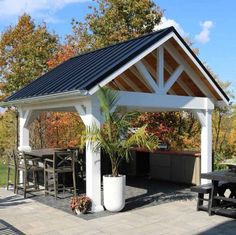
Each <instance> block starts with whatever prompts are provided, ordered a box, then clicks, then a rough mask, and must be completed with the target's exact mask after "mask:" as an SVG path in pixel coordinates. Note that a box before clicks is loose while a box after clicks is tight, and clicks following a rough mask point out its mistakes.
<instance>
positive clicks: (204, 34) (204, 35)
mask: <svg viewBox="0 0 236 235" xmlns="http://www.w3.org/2000/svg"><path fill="white" fill-rule="evenodd" d="M200 26H201V28H202V31H201V32H200V33H199V34H197V35H196V36H195V40H196V41H197V42H199V43H202V44H205V43H207V42H209V40H210V32H211V31H210V29H211V28H212V27H213V26H214V24H213V22H212V21H210V20H206V21H204V22H201V23H200Z"/></svg>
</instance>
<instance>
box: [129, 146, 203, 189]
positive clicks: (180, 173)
mask: <svg viewBox="0 0 236 235" xmlns="http://www.w3.org/2000/svg"><path fill="white" fill-rule="evenodd" d="M144 153H145V154H147V156H148V157H149V176H150V177H151V178H153V179H158V180H165V181H170V182H177V183H186V184H190V185H191V184H196V185H198V184H200V159H201V158H200V157H201V155H200V153H199V152H190V151H175V150H156V151H154V152H150V151H148V150H145V149H133V153H132V155H133V156H134V158H136V162H138V161H137V159H138V158H139V156H141V155H142V154H144Z"/></svg>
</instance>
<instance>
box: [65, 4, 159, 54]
mask: <svg viewBox="0 0 236 235" xmlns="http://www.w3.org/2000/svg"><path fill="white" fill-rule="evenodd" d="M93 1H94V2H95V3H96V4H97V5H96V6H95V7H90V8H91V9H92V11H93V12H92V13H91V14H88V15H87V16H86V17H85V22H83V23H82V22H78V21H76V20H74V19H73V20H72V30H73V34H72V35H70V36H69V37H68V39H69V42H70V44H71V45H72V46H73V47H75V48H76V49H77V52H78V53H79V52H82V51H87V50H91V49H97V48H100V47H104V46H108V45H111V44H115V43H117V42H120V41H125V40H128V39H132V38H135V37H137V36H140V35H142V34H145V33H150V32H152V31H153V30H154V27H155V25H157V24H159V23H160V20H161V17H162V14H163V12H162V10H161V9H160V8H159V7H158V6H157V5H156V4H155V3H154V2H153V1H151V0H138V1H133V0H93Z"/></svg>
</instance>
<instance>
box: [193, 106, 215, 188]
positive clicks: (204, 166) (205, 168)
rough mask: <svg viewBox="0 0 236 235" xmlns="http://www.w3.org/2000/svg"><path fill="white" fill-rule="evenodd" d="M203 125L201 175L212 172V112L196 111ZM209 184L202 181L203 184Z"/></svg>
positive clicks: (204, 180) (207, 181) (206, 181)
mask: <svg viewBox="0 0 236 235" xmlns="http://www.w3.org/2000/svg"><path fill="white" fill-rule="evenodd" d="M195 114H196V115H197V117H198V119H199V121H200V123H201V173H207V172H211V171H212V110H208V109H206V110H203V111H196V112H195ZM206 183H209V180H207V179H201V184H206Z"/></svg>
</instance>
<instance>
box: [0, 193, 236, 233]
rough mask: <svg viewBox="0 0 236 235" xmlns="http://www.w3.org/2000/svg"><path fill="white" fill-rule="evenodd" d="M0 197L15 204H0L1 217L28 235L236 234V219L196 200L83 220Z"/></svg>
mask: <svg viewBox="0 0 236 235" xmlns="http://www.w3.org/2000/svg"><path fill="white" fill-rule="evenodd" d="M0 195H1V198H0V199H2V200H3V198H4V197H5V198H9V197H10V198H11V200H10V201H12V202H13V204H12V205H10V204H9V205H8V206H2V207H1V201H0V218H4V219H5V220H6V221H7V222H8V223H9V224H11V225H12V226H14V227H15V228H17V229H19V230H20V231H22V232H24V233H25V234H27V235H28V234H29V235H31V234H32V235H38V234H42V235H44V234H45V235H46V234H48V235H50V234H52V235H54V234H58V235H61V234H65V235H73V234H91V235H104V234H111V235H116V234H122V235H125V234H127V235H132V234H134V235H136V234H137V235H142V234H143V235H146V234H148V235H151V234H155V235H156V234H158V235H164V234H166V235H173V234H178V235H181V234H182V235H187V234H191V235H193V234H196V235H197V234H199V235H201V234H202V235H205V234H206V235H208V234H214V235H220V234H226V235H227V234H230V235H231V234H234V233H232V232H231V231H235V230H236V221H235V220H232V219H229V218H226V217H222V216H216V215H214V216H208V214H207V213H206V212H202V211H200V212H197V211H196V201H195V200H183V201H174V202H169V203H162V204H158V205H153V206H148V207H144V208H140V209H136V210H129V211H126V212H120V213H112V214H107V215H106V216H102V217H98V218H93V219H92V220H84V219H83V218H81V217H80V216H74V215H73V214H71V213H67V212H65V211H62V210H59V209H57V208H53V207H50V206H48V205H45V204H41V203H39V202H37V201H34V200H32V199H27V200H24V199H20V198H19V197H18V196H16V197H15V198H17V200H18V199H19V200H18V201H20V202H21V203H20V204H14V202H15V201H14V195H13V194H12V193H11V192H6V190H3V189H0ZM2 195H4V196H2ZM25 201H26V202H27V203H24V202H25ZM9 203H10V202H9ZM12 211H14V213H13V212H12ZM85 216H86V215H85ZM29 221H30V222H29Z"/></svg>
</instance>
